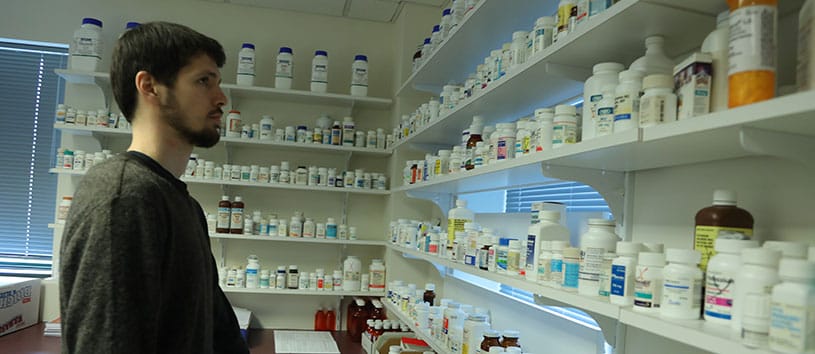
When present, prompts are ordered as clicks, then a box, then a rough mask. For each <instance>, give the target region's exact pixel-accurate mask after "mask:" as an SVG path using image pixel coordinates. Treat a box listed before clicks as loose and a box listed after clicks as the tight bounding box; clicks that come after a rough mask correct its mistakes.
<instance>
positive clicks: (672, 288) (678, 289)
mask: <svg viewBox="0 0 815 354" xmlns="http://www.w3.org/2000/svg"><path fill="white" fill-rule="evenodd" d="M662 291H663V294H662V300H663V301H662V306H665V307H667V306H671V307H674V308H679V309H686V310H693V309H699V307H700V306H702V279H687V278H685V279H681V278H679V279H665V282H664V285H663V289H662ZM663 311H664V310H663Z"/></svg>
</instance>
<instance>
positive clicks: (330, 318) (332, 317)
mask: <svg viewBox="0 0 815 354" xmlns="http://www.w3.org/2000/svg"><path fill="white" fill-rule="evenodd" d="M324 329H325V330H326V331H336V330H337V313H336V312H334V308H332V307H329V308H328V311H326V313H325V327H324Z"/></svg>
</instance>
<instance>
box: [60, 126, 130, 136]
mask: <svg viewBox="0 0 815 354" xmlns="http://www.w3.org/2000/svg"><path fill="white" fill-rule="evenodd" d="M54 129H59V130H62V131H70V132H73V133H85V134H99V135H102V136H118V137H127V138H129V137H130V134H131V133H132V132H131V131H130V130H128V129H119V128H108V127H100V126H86V125H76V124H65V123H54Z"/></svg>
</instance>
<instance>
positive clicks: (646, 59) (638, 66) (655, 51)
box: [628, 36, 674, 77]
mask: <svg viewBox="0 0 815 354" xmlns="http://www.w3.org/2000/svg"><path fill="white" fill-rule="evenodd" d="M664 45H665V38H663V37H662V36H651V37H648V38H646V39H645V55H644V56H642V57H640V58H639V59H637V60H634V62H633V63H631V66H630V67H629V68H628V70H637V71H640V72H642V73H643V75H642V76H643V77H645V76H648V75H653V74H665V75H673V70H674V63H673V61H672V60H671V59H670V58H668V56H667V55H665V50H664V49H663V48H664Z"/></svg>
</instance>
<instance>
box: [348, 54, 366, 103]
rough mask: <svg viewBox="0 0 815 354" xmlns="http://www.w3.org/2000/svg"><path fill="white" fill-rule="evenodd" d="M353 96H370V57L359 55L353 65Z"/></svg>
mask: <svg viewBox="0 0 815 354" xmlns="http://www.w3.org/2000/svg"><path fill="white" fill-rule="evenodd" d="M351 96H368V57H367V56H365V55H361V54H357V55H356V56H355V57H354V63H353V64H351Z"/></svg>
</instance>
